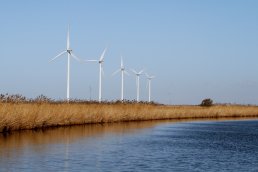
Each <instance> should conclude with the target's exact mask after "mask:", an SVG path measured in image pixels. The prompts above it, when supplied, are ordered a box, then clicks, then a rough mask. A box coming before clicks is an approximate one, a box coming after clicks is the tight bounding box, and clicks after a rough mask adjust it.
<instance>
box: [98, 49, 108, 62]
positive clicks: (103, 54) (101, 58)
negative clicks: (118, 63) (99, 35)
mask: <svg viewBox="0 0 258 172" xmlns="http://www.w3.org/2000/svg"><path fill="white" fill-rule="evenodd" d="M106 50H107V48H105V49H104V51H103V53H102V54H101V56H100V59H99V61H103V59H104V56H105V53H106Z"/></svg>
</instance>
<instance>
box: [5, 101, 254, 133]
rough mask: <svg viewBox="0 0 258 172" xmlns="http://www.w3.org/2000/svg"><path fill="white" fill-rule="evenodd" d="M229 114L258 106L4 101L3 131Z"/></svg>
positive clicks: (251, 110)
mask: <svg viewBox="0 0 258 172" xmlns="http://www.w3.org/2000/svg"><path fill="white" fill-rule="evenodd" d="M225 117H258V107H256V106H233V105H231V106H212V107H200V106H164V105H151V104H126V103H125V104H122V103H118V104H98V103H96V104H80V103H72V104H67V103H59V104H54V103H0V132H6V131H12V130H23V129H35V128H44V127H54V126H65V125H78V124H89V123H108V122H123V121H143V120H157V119H159V120H161V119H188V118H225Z"/></svg>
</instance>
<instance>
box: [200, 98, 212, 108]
mask: <svg viewBox="0 0 258 172" xmlns="http://www.w3.org/2000/svg"><path fill="white" fill-rule="evenodd" d="M212 105H213V101H212V100H211V99H210V98H207V99H204V100H203V101H202V102H201V104H200V106H205V107H210V106H212Z"/></svg>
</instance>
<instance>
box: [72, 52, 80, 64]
mask: <svg viewBox="0 0 258 172" xmlns="http://www.w3.org/2000/svg"><path fill="white" fill-rule="evenodd" d="M71 56H72V57H73V58H74V59H75V60H77V61H78V62H81V59H80V58H78V57H76V55H74V54H73V53H71Z"/></svg>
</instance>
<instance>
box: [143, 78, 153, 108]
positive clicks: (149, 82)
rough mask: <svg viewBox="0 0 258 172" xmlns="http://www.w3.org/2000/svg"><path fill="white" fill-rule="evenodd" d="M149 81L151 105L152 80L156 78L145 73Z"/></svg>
mask: <svg viewBox="0 0 258 172" xmlns="http://www.w3.org/2000/svg"><path fill="white" fill-rule="evenodd" d="M145 75H146V77H147V80H148V88H149V103H150V102H151V80H152V79H153V78H155V76H149V75H148V74H147V73H145Z"/></svg>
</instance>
